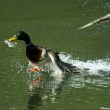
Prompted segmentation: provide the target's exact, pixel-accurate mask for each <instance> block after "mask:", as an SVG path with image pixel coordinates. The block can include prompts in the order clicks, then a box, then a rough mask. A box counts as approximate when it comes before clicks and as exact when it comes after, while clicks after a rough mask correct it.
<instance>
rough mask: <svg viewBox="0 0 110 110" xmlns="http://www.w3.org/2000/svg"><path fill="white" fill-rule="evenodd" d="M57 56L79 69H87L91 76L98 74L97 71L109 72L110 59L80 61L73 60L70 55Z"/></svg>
mask: <svg viewBox="0 0 110 110" xmlns="http://www.w3.org/2000/svg"><path fill="white" fill-rule="evenodd" d="M59 56H60V58H61V59H62V60H63V61H65V62H68V63H71V64H73V65H74V66H77V67H78V68H80V69H85V68H88V69H89V72H90V73H91V74H98V73H99V71H103V72H110V59H97V60H87V61H81V60H79V59H75V60H74V59H73V58H72V57H71V55H64V54H60V55H59Z"/></svg>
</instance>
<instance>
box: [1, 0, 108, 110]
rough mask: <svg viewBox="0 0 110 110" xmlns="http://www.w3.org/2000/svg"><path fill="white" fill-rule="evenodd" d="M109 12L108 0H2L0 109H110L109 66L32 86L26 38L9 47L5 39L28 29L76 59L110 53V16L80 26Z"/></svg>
mask: <svg viewBox="0 0 110 110" xmlns="http://www.w3.org/2000/svg"><path fill="white" fill-rule="evenodd" d="M109 12H110V1H109V0H33V1H30V0H10V1H7V0H0V53H1V54H0V110H52V109H53V110H56V109H57V110H81V109H82V110H85V109H86V110H104V109H108V110H109V109H110V75H109V74H110V72H106V71H105V72H104V71H103V74H104V77H89V78H87V79H83V78H79V77H71V78H69V79H66V80H64V81H62V82H60V81H59V82H60V83H59V82H58V84H57V83H56V82H57V81H53V82H52V81H50V83H49V81H47V85H48V83H49V84H50V86H51V87H50V86H49V87H43V88H40V89H37V90H35V91H34V92H30V91H29V87H28V80H29V76H28V74H27V73H26V66H27V64H28V61H27V58H26V57H25V46H24V43H23V42H18V45H17V47H16V48H8V47H7V45H5V44H4V42H3V41H4V40H5V39H7V38H9V37H10V36H12V35H13V34H15V33H16V31H19V30H23V31H26V32H27V33H29V35H30V37H31V39H32V41H33V42H34V43H35V44H38V45H41V46H45V47H48V48H51V49H54V50H56V51H62V52H65V53H67V54H71V55H72V58H73V59H79V60H83V61H88V60H96V59H102V60H103V59H109V58H110V22H108V23H102V24H99V25H94V26H91V27H89V28H87V29H84V30H77V28H79V27H80V26H82V25H84V24H86V23H88V22H90V21H92V20H94V19H96V18H99V17H101V16H104V15H106V14H108V13H109ZM108 65H110V62H109V61H108ZM97 66H98V65H97ZM51 82H52V83H54V84H51ZM55 86H57V87H55ZM54 88H56V89H55V91H54Z"/></svg>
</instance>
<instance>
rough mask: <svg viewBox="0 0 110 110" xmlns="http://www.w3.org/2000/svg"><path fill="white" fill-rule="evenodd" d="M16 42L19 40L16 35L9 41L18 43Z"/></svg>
mask: <svg viewBox="0 0 110 110" xmlns="http://www.w3.org/2000/svg"><path fill="white" fill-rule="evenodd" d="M16 40H17V37H16V35H14V36H13V37H11V38H10V39H9V41H16Z"/></svg>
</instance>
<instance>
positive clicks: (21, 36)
mask: <svg viewBox="0 0 110 110" xmlns="http://www.w3.org/2000/svg"><path fill="white" fill-rule="evenodd" d="M16 40H22V41H24V42H25V44H26V56H27V58H28V60H29V61H30V62H31V63H33V64H38V63H40V62H42V61H47V60H48V59H50V60H51V62H52V63H53V64H54V65H56V66H57V67H58V69H59V70H60V71H61V72H62V73H63V72H64V71H66V72H69V71H70V72H71V70H72V69H74V68H75V67H74V66H72V65H71V64H68V63H65V62H63V61H62V60H61V59H60V58H59V55H58V54H59V53H58V52H55V51H52V50H49V49H46V48H44V47H41V46H37V45H34V44H33V43H32V42H31V40H30V37H29V35H28V34H27V33H25V32H23V31H19V32H17V33H16V34H15V35H14V36H13V37H11V38H10V39H9V41H16ZM72 71H73V70H72Z"/></svg>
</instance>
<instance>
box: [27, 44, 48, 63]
mask: <svg viewBox="0 0 110 110" xmlns="http://www.w3.org/2000/svg"><path fill="white" fill-rule="evenodd" d="M26 56H27V58H28V59H29V61H30V62H32V63H34V64H38V63H39V62H41V61H44V60H46V59H47V58H48V55H47V50H46V49H45V48H42V47H39V46H36V45H33V44H30V45H28V46H26Z"/></svg>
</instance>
